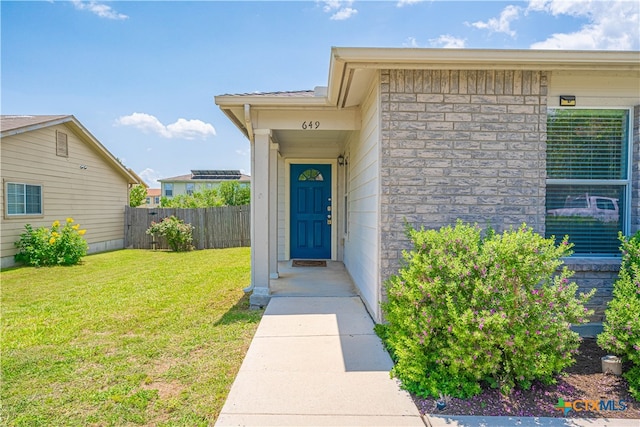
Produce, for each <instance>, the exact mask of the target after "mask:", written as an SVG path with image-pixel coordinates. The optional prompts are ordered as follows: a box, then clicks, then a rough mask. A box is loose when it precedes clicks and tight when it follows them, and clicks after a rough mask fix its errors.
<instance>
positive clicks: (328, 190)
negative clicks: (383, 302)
mask: <svg viewBox="0 0 640 427" xmlns="http://www.w3.org/2000/svg"><path fill="white" fill-rule="evenodd" d="M216 103H217V104H218V105H219V106H220V108H221V109H222V110H223V111H224V112H225V114H227V116H229V118H231V120H232V121H233V122H234V123H236V125H237V126H238V127H239V128H240V129H241V130H242V131H243V132H244V133H245V134H246V136H247V138H248V139H249V141H250V144H251V242H252V246H251V247H252V251H251V284H250V286H249V287H248V288H246V289H245V291H247V292H249V291H252V295H251V298H250V301H251V305H253V306H257V307H264V306H266V305H267V303H268V302H269V300H270V298H271V296H272V295H278V296H312V295H313V296H318V295H326V296H353V295H357V292H356V287H355V286H354V283H353V281H352V279H351V277H350V275H349V272H348V268H345V264H343V262H342V261H343V260H344V242H345V238H346V227H345V224H346V221H347V215H346V212H347V200H346V197H345V195H346V194H347V186H346V183H347V179H348V178H347V168H346V167H345V166H346V164H347V162H348V159H347V158H348V153H347V147H348V143H349V140H350V139H351V138H354V137H355V136H357V135H358V134H359V130H360V125H361V120H360V112H359V109H358V108H355V107H354V108H344V109H336V108H335V107H334V106H332V105H330V104H329V102H328V100H327V97H326V88H316V90H315V91H303V92H289V93H287V96H284V94H263V95H224V96H221V97H216ZM293 259H314V260H325V261H327V266H326V267H292V262H291V261H292V260H293Z"/></svg>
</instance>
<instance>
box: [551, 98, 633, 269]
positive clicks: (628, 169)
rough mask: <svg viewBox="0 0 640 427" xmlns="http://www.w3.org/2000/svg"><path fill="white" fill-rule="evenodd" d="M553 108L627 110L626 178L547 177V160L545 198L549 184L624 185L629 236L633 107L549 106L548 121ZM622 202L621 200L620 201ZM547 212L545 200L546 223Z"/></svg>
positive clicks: (625, 224)
mask: <svg viewBox="0 0 640 427" xmlns="http://www.w3.org/2000/svg"><path fill="white" fill-rule="evenodd" d="M552 110H569V111H577V110H621V111H626V112H627V130H626V132H627V140H626V144H627V153H626V160H627V162H626V165H625V170H626V178H624V179H564V178H546V174H547V170H548V169H547V168H548V166H547V164H546V161H545V199H546V197H547V188H548V187H549V185H552V186H553V185H557V186H560V185H567V186H570V185H595V186H598V185H601V186H606V185H610V186H622V187H624V188H623V191H622V193H623V194H624V206H621V205H618V206H619V208H620V209H621V210H622V211H623V212H624V215H621V222H622V224H621V226H620V228H621V231H622V233H623V234H624V235H625V236H629V232H630V230H631V207H632V206H631V198H632V193H633V189H632V178H633V171H632V167H633V117H634V116H633V108H631V107H623V106H585V107H547V123H548V116H549V112H550V111H552ZM546 135H547V138H546V141H548V140H549V133H548V129H547V130H546ZM545 153H546V155H548V153H549V149H548V145H547V146H546V148H545ZM618 202H619V203H620V201H618ZM546 218H547V213H546V202H545V223H546ZM619 257H620V255H619V254H604V253H603V254H583V253H578V254H574V255H572V258H598V259H603V258H619Z"/></svg>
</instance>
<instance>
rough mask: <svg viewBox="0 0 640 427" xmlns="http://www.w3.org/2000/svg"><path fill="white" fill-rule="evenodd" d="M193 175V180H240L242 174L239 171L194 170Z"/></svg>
mask: <svg viewBox="0 0 640 427" xmlns="http://www.w3.org/2000/svg"><path fill="white" fill-rule="evenodd" d="M191 175H192V177H193V179H216V180H223V179H229V180H232V179H240V177H241V174H240V171H239V170H192V171H191Z"/></svg>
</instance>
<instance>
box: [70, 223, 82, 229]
mask: <svg viewBox="0 0 640 427" xmlns="http://www.w3.org/2000/svg"><path fill="white" fill-rule="evenodd" d="M71 228H73V229H74V230H77V229H78V228H80V224H76V225H72V226H71Z"/></svg>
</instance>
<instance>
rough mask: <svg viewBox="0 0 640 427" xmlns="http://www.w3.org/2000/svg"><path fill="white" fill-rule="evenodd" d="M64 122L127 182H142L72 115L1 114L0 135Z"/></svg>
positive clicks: (18, 132) (5, 135)
mask: <svg viewBox="0 0 640 427" xmlns="http://www.w3.org/2000/svg"><path fill="white" fill-rule="evenodd" d="M60 124H64V125H65V126H67V127H69V128H70V129H71V130H72V131H73V132H74V133H75V134H76V135H77V136H78V137H79V138H80V139H82V140H83V141H84V142H85V143H87V144H88V145H89V146H90V147H91V148H93V149H94V150H95V151H96V152H97V154H98V155H99V156H101V157H102V158H103V159H104V160H105V161H106V162H107V163H109V164H110V165H111V166H112V167H113V168H114V169H115V170H117V171H118V172H119V173H120V174H121V175H123V176H124V177H125V178H126V179H127V181H128V182H129V184H142V185H144V186H145V187H146V184H145V183H144V181H143V180H142V179H141V178H140V177H139V176H138V175H137V174H136V173H135V172H133V171H132V170H131V169H128V168H127V167H126V166H124V165H123V164H122V163H120V161H119V160H118V159H117V158H116V157H115V156H114V155H113V154H111V153H110V152H109V150H107V149H106V148H105V147H104V145H102V144H101V143H100V141H98V140H97V139H96V137H95V136H93V135H92V134H91V132H89V131H88V130H87V129H86V128H85V127H84V126H83V125H82V124H81V123H80V122H79V121H78V119H76V118H75V117H74V116H73V115H56V116H52V115H48V116H44V115H33V116H29V115H2V116H0V137H2V138H5V137H8V136H12V135H18V134H21V133H25V132H30V131H33V130H37V129H43V128H47V127H50V126H56V125H60Z"/></svg>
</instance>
